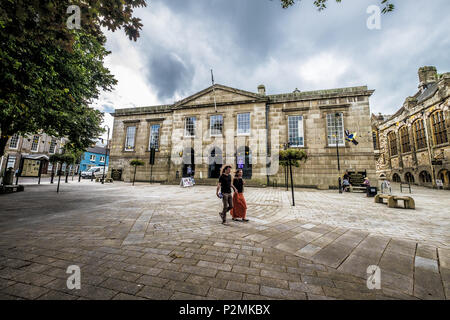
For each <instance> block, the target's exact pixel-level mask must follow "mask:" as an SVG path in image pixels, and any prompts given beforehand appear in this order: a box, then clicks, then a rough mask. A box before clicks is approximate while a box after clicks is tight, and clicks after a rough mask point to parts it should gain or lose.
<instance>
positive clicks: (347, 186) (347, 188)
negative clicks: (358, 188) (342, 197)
mask: <svg viewBox="0 0 450 320" xmlns="http://www.w3.org/2000/svg"><path fill="white" fill-rule="evenodd" d="M342 188H343V189H344V192H349V191H350V182H349V181H348V179H345V178H344V180H342Z"/></svg>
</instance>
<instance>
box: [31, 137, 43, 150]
mask: <svg viewBox="0 0 450 320" xmlns="http://www.w3.org/2000/svg"><path fill="white" fill-rule="evenodd" d="M36 137H38V139H37V142H36V150H33V144H34V141H35V139H34V138H36ZM40 142H41V136H40V135H37V134H35V135H34V136H33V138H32V139H31V146H30V151H31V152H39V143H40Z"/></svg>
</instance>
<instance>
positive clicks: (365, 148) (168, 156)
mask: <svg viewBox="0 0 450 320" xmlns="http://www.w3.org/2000/svg"><path fill="white" fill-rule="evenodd" d="M373 92H374V91H373V90H368V88H367V86H360V87H351V88H342V89H331V90H319V91H309V92H300V91H299V90H297V89H296V90H295V91H294V92H292V93H287V94H275V95H268V94H266V89H265V87H264V86H263V85H261V86H259V87H258V92H257V93H254V92H248V91H244V90H239V89H235V88H231V87H227V86H224V85H218V84H216V85H214V86H211V87H209V88H206V89H204V90H202V91H200V92H198V93H196V94H194V95H192V96H190V97H188V98H185V99H183V100H181V101H178V102H175V103H174V104H171V105H160V106H150V107H140V108H132V109H116V110H115V112H114V113H113V116H114V130H113V137H112V148H111V158H110V170H113V177H115V178H116V179H122V180H125V181H130V179H131V177H132V168H130V166H129V162H130V160H132V159H141V160H144V161H145V162H146V165H145V166H142V167H138V171H137V180H140V181H150V173H151V168H150V165H149V158H150V149H151V148H155V150H156V161H155V165H154V167H153V170H152V172H153V180H155V181H160V182H168V183H171V182H177V181H179V178H181V177H183V176H194V177H195V181H196V183H206V184H215V183H216V182H217V178H218V176H219V172H220V168H221V167H222V164H225V163H226V164H231V165H233V167H234V168H242V169H243V171H244V178H246V179H247V183H248V184H250V185H267V184H268V183H270V184H271V183H272V182H274V181H277V182H278V184H282V183H284V170H283V169H282V168H279V167H278V161H277V160H278V152H279V150H280V149H283V148H285V147H286V146H288V145H289V146H290V147H292V148H299V149H304V150H305V151H306V153H307V154H308V160H307V161H306V162H305V163H302V165H301V167H300V168H295V169H294V183H295V184H296V185H298V186H309V187H317V188H321V189H328V188H335V187H337V184H338V176H339V174H342V173H343V172H344V170H349V171H353V172H359V173H361V174H364V175H367V176H369V178H371V179H372V180H375V179H376V173H375V161H374V159H373V152H374V150H373V144H372V130H371V121H370V109H369V97H370V96H371V95H372V93H373ZM345 130H349V131H350V132H351V133H356V135H357V140H358V142H359V144H358V145H355V144H353V143H351V142H349V141H346V139H345V134H344V132H345ZM337 151H339V159H340V163H339V164H340V169H341V170H340V172H339V171H338V162H337Z"/></svg>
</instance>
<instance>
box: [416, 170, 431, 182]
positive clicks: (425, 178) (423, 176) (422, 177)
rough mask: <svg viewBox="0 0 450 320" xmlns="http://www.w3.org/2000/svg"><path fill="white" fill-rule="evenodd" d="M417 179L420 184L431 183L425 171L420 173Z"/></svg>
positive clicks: (429, 176)
mask: <svg viewBox="0 0 450 320" xmlns="http://www.w3.org/2000/svg"><path fill="white" fill-rule="evenodd" d="M419 178H420V182H422V183H431V182H432V179H431V174H429V173H428V172H427V171H422V172H421V173H420V174H419Z"/></svg>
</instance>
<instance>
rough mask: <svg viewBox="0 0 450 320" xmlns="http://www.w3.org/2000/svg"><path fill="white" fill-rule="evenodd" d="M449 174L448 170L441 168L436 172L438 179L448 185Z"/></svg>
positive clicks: (449, 181) (449, 180) (449, 182)
mask: <svg viewBox="0 0 450 320" xmlns="http://www.w3.org/2000/svg"><path fill="white" fill-rule="evenodd" d="M449 178H450V175H449V171H448V170H447V169H442V170H441V171H439V173H438V179H439V180H441V181H442V183H443V184H444V186H447V187H448V186H449V185H450V179H449Z"/></svg>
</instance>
